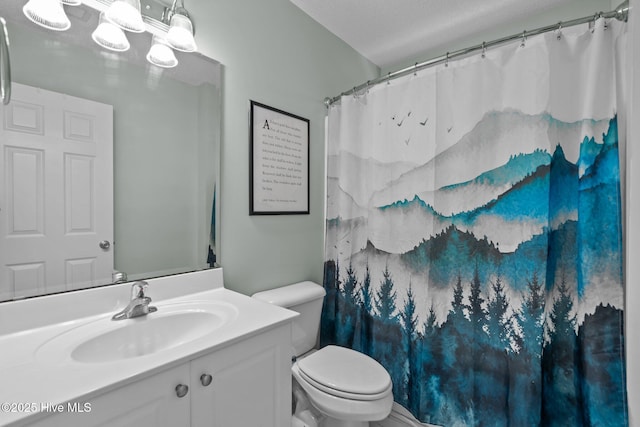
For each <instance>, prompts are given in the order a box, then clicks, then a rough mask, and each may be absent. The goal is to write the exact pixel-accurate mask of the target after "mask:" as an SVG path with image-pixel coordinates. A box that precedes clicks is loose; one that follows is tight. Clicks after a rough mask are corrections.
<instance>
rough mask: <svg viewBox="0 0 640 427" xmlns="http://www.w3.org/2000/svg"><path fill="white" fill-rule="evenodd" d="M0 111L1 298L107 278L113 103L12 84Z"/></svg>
mask: <svg viewBox="0 0 640 427" xmlns="http://www.w3.org/2000/svg"><path fill="white" fill-rule="evenodd" d="M0 111H1V112H2V120H3V123H2V126H1V127H0V143H1V145H2V147H1V152H0V165H1V167H2V173H0V268H1V269H2V271H0V301H1V300H6V299H11V298H21V297H27V296H32V295H38V294H42V293H50V292H58V291H64V290H71V289H79V288H86V287H91V286H97V285H100V284H104V283H109V282H110V281H111V273H112V271H113V107H112V106H110V105H106V104H101V103H98V102H94V101H89V100H86V99H82V98H76V97H73V96H69V95H64V94H60V93H56V92H51V91H47V90H43V89H38V88H34V87H30V86H25V85H21V84H17V83H14V84H13V86H12V101H11V103H10V104H9V105H6V106H0ZM102 241H106V242H108V243H109V245H108V247H107V248H106V249H104V248H102V247H101V246H100V242H102ZM103 246H107V245H103Z"/></svg>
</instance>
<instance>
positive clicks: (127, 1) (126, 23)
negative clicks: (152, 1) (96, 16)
mask: <svg viewBox="0 0 640 427" xmlns="http://www.w3.org/2000/svg"><path fill="white" fill-rule="evenodd" d="M105 16H106V17H107V19H108V20H109V21H111V22H113V23H114V24H116V25H117V26H119V27H120V28H122V29H123V30H127V31H131V32H132V33H142V32H143V31H144V29H145V28H144V21H142V15H141V14H140V0H116V1H114V2H113V3H111V6H109V8H108V9H107V11H106V12H105Z"/></svg>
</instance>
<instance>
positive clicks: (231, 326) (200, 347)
mask: <svg viewBox="0 0 640 427" xmlns="http://www.w3.org/2000/svg"><path fill="white" fill-rule="evenodd" d="M189 274H200V275H201V277H200V279H202V275H203V274H204V275H205V279H206V280H201V282H202V286H194V285H193V284H191V285H189V286H185V285H184V283H185V282H188V281H190V277H189V276H188V275H189ZM207 274H209V276H207ZM210 274H214V275H216V277H214V278H213V279H214V280H211V278H212V276H210ZM217 276H219V277H217ZM166 279H169V280H168V281H167V280H166ZM163 280H164V282H162V283H160V284H158V285H157V287H156V288H155V289H154V281H153V280H149V288H148V292H147V293H148V296H150V297H151V298H153V302H152V305H155V306H158V309H159V310H158V312H160V311H161V310H162V306H163V305H165V304H173V303H177V302H189V301H212V302H216V303H223V304H230V305H232V306H234V307H236V308H237V310H238V312H237V313H238V314H237V317H235V318H234V319H233V320H231V321H229V322H228V323H227V324H225V325H223V326H222V327H220V328H217V329H215V330H213V331H211V332H209V333H207V334H206V335H204V336H203V337H201V338H198V339H195V340H193V341H190V342H187V343H184V344H181V345H179V346H176V347H174V348H169V349H165V350H163V351H160V352H157V353H152V354H148V355H145V356H140V357H133V358H127V359H121V360H118V361H115V362H104V363H81V362H77V361H74V360H71V358H70V357H69V358H64V359H60V358H57V359H56V360H43V358H42V357H41V356H37V355H36V354H37V352H38V348H39V347H40V346H41V345H42V344H43V343H45V342H47V341H48V340H50V339H51V338H53V337H56V336H57V335H59V334H61V333H64V332H65V331H68V330H70V329H72V328H74V327H77V326H79V325H82V324H85V323H88V322H92V321H96V320H99V319H100V318H108V319H110V317H111V315H113V314H115V312H117V311H119V310H120V309H122V308H123V307H124V305H126V301H125V300H126V299H128V295H129V290H130V287H131V284H125V285H116V286H111V287H109V288H111V289H107V288H100V289H95V290H93V292H94V293H96V292H97V293H100V292H102V295H98V296H97V297H96V295H94V294H91V291H92V290H85V291H82V292H84V295H85V297H87V296H89V295H90V296H91V298H82V297H80V298H79V297H78V295H77V294H76V293H75V292H73V293H69V294H61V295H54V296H52V297H42V298H36V299H34V301H33V303H32V304H28V303H25V301H18V302H16V303H4V304H0V322H7V321H10V320H11V319H10V318H11V315H13V316H14V318H13V320H14V326H12V327H11V329H7V328H6V327H5V328H3V329H0V333H2V335H0V404H5V403H9V404H12V403H13V404H16V405H14V408H10V409H21V407H22V406H24V405H28V406H27V408H28V409H27V410H28V411H29V412H27V410H25V409H24V408H22V409H23V410H21V411H17V410H16V411H12V410H10V411H8V412H7V408H6V406H5V405H3V408H2V410H0V425H1V426H19V425H24V424H25V423H28V422H31V421H35V420H36V419H38V418H40V417H41V416H43V414H42V413H32V412H30V411H31V410H32V409H38V410H39V408H41V407H42V406H43V405H48V404H51V405H53V404H62V403H65V402H68V401H72V400H78V399H82V400H83V401H89V399H90V398H91V397H95V396H97V395H99V394H102V393H105V392H108V391H110V390H113V389H115V388H118V387H121V386H123V385H125V384H128V383H131V382H134V381H136V380H139V379H142V378H145V377H147V376H149V375H152V374H154V373H156V372H160V371H162V370H165V369H168V368H171V367H173V366H177V365H179V364H182V363H185V362H187V361H189V360H192V359H195V358H197V357H199V356H201V355H204V354H206V353H208V352H210V351H212V350H214V349H217V348H221V347H224V346H227V345H229V344H232V343H234V342H237V341H239V340H242V339H244V338H247V337H249V336H252V335H255V334H258V333H260V332H261V331H264V330H266V329H270V328H272V327H275V326H277V325H280V324H284V323H286V322H289V321H290V320H291V319H292V318H294V317H296V316H297V313H295V312H293V311H290V310H286V309H283V308H280V307H276V306H273V305H270V304H267V303H263V302H261V301H258V300H255V299H253V298H250V297H247V296H245V295H242V294H239V293H237V292H234V291H230V290H228V289H224V288H223V287H222V283H221V281H222V272H221V271H220V272H219V273H202V272H200V273H187V274H184V275H177V276H170V277H169V278H163ZM174 282H175V283H174ZM181 283H182V284H183V285H182V286H181ZM212 283H213V284H212ZM163 287H166V289H162V288H163ZM174 288H177V289H183V290H184V291H186V292H188V293H186V294H183V295H179V292H178V295H176V290H175V289H174ZM203 288H208V289H209V290H203ZM154 290H155V291H157V294H159V295H160V296H158V295H154ZM167 290H168V291H167ZM123 293H124V294H125V295H126V298H123V297H122V294H123ZM74 294H75V295H74ZM116 295H117V296H116ZM65 296H66V298H65ZM163 296H170V298H163ZM47 298H49V301H44V300H46V299H47ZM92 298H93V299H94V300H95V301H99V303H97V304H96V306H101V307H102V308H104V307H111V306H112V305H114V302H113V301H109V300H110V299H113V298H115V300H116V303H115V304H120V305H121V306H119V307H118V309H116V310H113V309H109V310H107V311H105V310H102V311H99V312H97V313H96V314H94V315H91V316H83V317H75V318H74V317H73V315H74V310H73V307H74V306H73V305H70V303H73V302H76V303H77V302H78V301H83V304H82V307H80V308H79V310H80V311H81V312H83V313H86V312H87V311H90V310H91V309H92V308H95V307H92V303H90V302H89V301H90V300H91V299H92ZM35 300H39V301H35ZM105 301H106V303H105ZM19 303H21V307H19V308H21V310H22V311H18V310H16V307H15V306H10V305H11V304H19ZM123 303H124V304H123ZM54 307H55V308H54ZM61 308H62V309H61ZM25 310H26V311H27V313H23V311H25ZM37 310H41V311H40V312H38V311H37ZM16 313H22V314H20V315H17V314H16ZM63 313H64V314H63ZM23 315H24V318H22V317H21V316H23ZM16 316H17V317H18V318H15V317H16ZM29 316H31V317H38V318H39V320H38V321H34V320H33V319H30V317H29ZM149 316H153V314H150V315H149ZM51 318H53V319H56V321H55V322H53V323H48V324H47V322H50V319H51ZM25 319H26V320H25ZM15 324H18V325H29V328H24V327H20V326H15Z"/></svg>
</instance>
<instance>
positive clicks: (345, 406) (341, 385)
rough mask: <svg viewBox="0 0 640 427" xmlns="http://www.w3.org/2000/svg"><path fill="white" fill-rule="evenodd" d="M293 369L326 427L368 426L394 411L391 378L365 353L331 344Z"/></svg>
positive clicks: (294, 375) (304, 359) (296, 364)
mask: <svg viewBox="0 0 640 427" xmlns="http://www.w3.org/2000/svg"><path fill="white" fill-rule="evenodd" d="M291 372H292V374H293V377H294V378H295V379H296V381H297V382H298V384H299V385H300V386H301V387H302V389H303V390H304V391H305V392H306V395H307V398H308V399H309V401H310V402H311V404H312V405H313V407H314V408H316V409H317V410H318V411H319V412H320V413H321V414H323V415H324V416H325V418H324V419H323V420H322V423H321V426H323V427H366V426H369V422H370V421H378V420H382V419H384V418H386V417H387V416H388V415H389V413H390V412H391V407H392V406H393V394H392V388H393V386H392V382H391V377H390V376H389V374H388V372H387V371H386V370H385V369H384V367H382V365H380V364H379V363H378V362H376V361H375V360H373V359H372V358H370V357H369V356H367V355H365V354H362V353H359V352H357V351H354V350H350V349H347V348H343V347H337V346H331V345H330V346H327V347H324V348H322V349H320V350H318V351H316V352H315V353H313V354H311V355H310V356H308V357H305V358H302V359H300V360H298V361H297V362H296V363H294V365H293V366H292V368H291Z"/></svg>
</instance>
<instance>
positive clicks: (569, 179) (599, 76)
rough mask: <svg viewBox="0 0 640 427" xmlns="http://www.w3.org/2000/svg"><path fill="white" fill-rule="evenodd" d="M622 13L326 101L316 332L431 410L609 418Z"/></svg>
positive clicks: (619, 378) (472, 417)
mask: <svg viewBox="0 0 640 427" xmlns="http://www.w3.org/2000/svg"><path fill="white" fill-rule="evenodd" d="M625 28H626V25H625V24H623V23H619V22H606V21H605V20H603V19H600V20H598V21H596V22H594V23H593V24H592V25H584V26H579V27H573V28H570V29H561V30H557V31H555V32H548V33H545V34H544V35H540V36H536V37H531V38H528V39H523V40H521V41H519V42H517V43H512V44H509V45H505V46H502V47H499V48H494V49H490V50H487V51H486V52H483V53H482V54H480V53H478V54H476V55H473V56H470V57H467V58H464V59H460V60H456V61H448V62H447V63H444V64H439V65H437V66H434V67H431V68H428V69H425V70H420V71H416V72H415V73H413V74H411V75H408V76H406V77H403V78H399V79H396V80H393V81H390V82H387V83H382V84H379V85H376V86H373V87H370V88H368V89H367V90H366V91H364V92H362V93H358V94H356V95H354V96H351V95H349V96H343V97H342V99H341V100H340V101H339V103H336V104H334V105H332V106H331V107H330V109H329V113H328V138H327V139H328V142H327V144H328V146H327V223H326V247H325V270H324V287H325V289H326V291H327V296H326V299H325V304H324V307H323V313H322V329H321V344H322V345H326V344H337V345H341V346H346V347H350V348H353V349H356V350H359V351H362V352H364V353H366V354H369V355H370V356H372V357H373V358H375V359H376V360H378V361H379V362H380V363H381V364H382V365H383V366H385V367H386V369H387V370H388V371H389V373H390V374H391V377H392V379H393V393H394V399H395V401H396V402H397V403H399V404H401V405H402V406H404V407H405V408H407V409H408V410H409V411H410V412H411V413H412V414H413V415H414V416H415V417H416V418H417V419H418V420H420V421H423V422H428V423H432V424H436V425H444V426H545V427H546V426H626V425H628V416H627V410H626V408H627V402H626V380H625V362H624V342H623V340H624V335H623V323H622V322H623V309H624V283H623V244H622V222H621V218H622V208H621V206H622V204H621V203H622V201H621V190H620V186H621V179H620V176H621V173H620V167H619V163H620V161H619V152H620V150H622V148H623V147H622V145H623V143H624V136H625V135H624V129H625V126H624V120H625V117H624V107H623V106H624V93H625V92H626V91H625V87H624V79H623V73H622V71H623V70H624V64H623V62H624V58H623V56H624V55H622V54H621V53H623V52H624V44H625Z"/></svg>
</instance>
